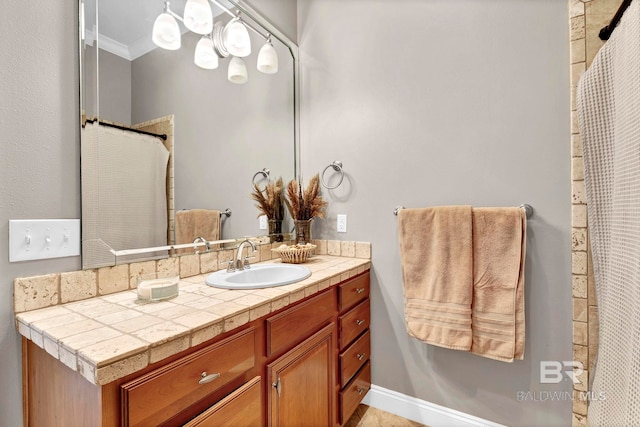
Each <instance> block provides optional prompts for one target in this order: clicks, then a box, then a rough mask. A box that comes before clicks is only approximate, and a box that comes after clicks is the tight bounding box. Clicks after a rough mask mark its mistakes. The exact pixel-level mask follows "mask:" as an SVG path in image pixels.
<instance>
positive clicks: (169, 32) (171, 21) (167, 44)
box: [151, 12, 180, 50]
mask: <svg viewBox="0 0 640 427" xmlns="http://www.w3.org/2000/svg"><path fill="white" fill-rule="evenodd" d="M151 40H153V43H155V45H156V46H158V47H161V48H163V49H168V50H177V49H180V27H179V26H178V21H176V19H175V18H174V17H173V16H171V15H169V14H168V13H166V12H165V13H161V14H160V15H159V16H158V17H157V18H156V20H155V22H154V23H153V31H152V33H151Z"/></svg>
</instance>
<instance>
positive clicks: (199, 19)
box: [184, 0, 213, 34]
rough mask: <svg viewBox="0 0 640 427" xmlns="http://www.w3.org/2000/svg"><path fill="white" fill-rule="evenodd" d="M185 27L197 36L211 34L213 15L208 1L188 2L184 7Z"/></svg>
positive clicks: (194, 0) (189, 0)
mask: <svg viewBox="0 0 640 427" xmlns="http://www.w3.org/2000/svg"><path fill="white" fill-rule="evenodd" d="M184 25H185V26H186V27H187V28H188V29H190V30H191V31H193V32H194V33H197V34H210V33H211V31H212V30H213V13H212V12H211V7H210V6H209V3H208V0H187V4H186V5H185V6H184Z"/></svg>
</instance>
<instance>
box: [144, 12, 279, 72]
mask: <svg viewBox="0 0 640 427" xmlns="http://www.w3.org/2000/svg"><path fill="white" fill-rule="evenodd" d="M209 1H210V2H211V3H213V4H215V5H216V6H218V7H219V8H220V9H222V10H223V11H224V12H226V13H227V14H229V15H231V16H232V19H231V20H230V21H229V22H228V23H227V25H223V24H222V23H221V22H215V23H214V22H213V13H212V11H211V7H210V6H209V3H208V2H209ZM177 21H181V22H182V23H184V25H185V27H187V29H189V30H191V31H193V32H194V33H197V34H202V35H203V36H202V38H200V40H199V41H198V44H197V45H196V49H195V52H194V55H193V62H194V63H195V64H196V65H197V66H198V67H201V68H204V69H207V70H213V69H215V68H218V65H219V59H220V58H226V57H229V56H231V57H232V58H231V60H230V61H229V68H228V70H227V78H228V79H229V81H230V82H232V83H238V84H242V83H246V82H247V80H248V74H247V67H246V65H245V63H244V61H243V60H242V58H245V57H247V56H249V55H250V54H251V38H250V37H249V31H248V30H252V31H253V32H255V33H256V34H258V35H259V36H260V37H262V38H263V39H264V40H265V44H264V45H263V46H262V48H261V49H260V52H259V53H258V60H257V64H258V66H257V68H258V71H260V72H262V73H265V74H274V73H276V72H277V71H278V54H277V52H276V50H275V48H274V47H273V45H272V44H271V34H267V35H266V36H265V35H264V34H262V33H261V32H260V31H259V30H257V29H256V28H254V27H253V26H252V25H250V24H248V23H246V22H244V21H243V20H242V18H241V17H240V11H238V13H237V14H234V13H232V12H231V11H230V10H229V9H227V8H226V7H225V6H223V5H222V4H220V3H219V2H218V0H187V3H186V5H185V8H184V18H183V17H181V16H180V15H178V14H177V13H175V12H173V11H172V10H171V9H170V7H169V2H168V1H165V3H164V12H163V13H161V14H160V15H159V16H158V18H156V20H155V22H154V24H153V33H152V37H151V38H152V40H153V42H154V43H155V44H156V45H157V46H158V47H161V48H163V49H168V50H177V49H180V46H181V32H180V27H179V25H178V22H177Z"/></svg>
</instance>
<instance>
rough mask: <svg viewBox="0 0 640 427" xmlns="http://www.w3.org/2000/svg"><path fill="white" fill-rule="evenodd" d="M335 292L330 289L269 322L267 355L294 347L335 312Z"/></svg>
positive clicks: (270, 319)
mask: <svg viewBox="0 0 640 427" xmlns="http://www.w3.org/2000/svg"><path fill="white" fill-rule="evenodd" d="M335 307H336V302H335V292H334V291H333V289H329V290H327V291H325V292H323V293H321V294H319V295H317V296H315V297H313V298H310V299H308V300H307V301H305V302H303V303H301V304H297V305H296V306H295V307H293V308H290V309H289V310H285V311H283V312H282V313H280V314H277V315H275V316H272V317H270V318H268V319H267V320H266V322H267V356H271V355H272V354H275V353H278V352H280V351H282V350H286V349H288V348H291V347H293V346H294V345H296V344H298V343H300V342H301V341H302V340H303V339H305V338H307V337H309V336H310V335H311V334H313V333H314V332H315V331H316V330H318V329H319V328H320V326H322V325H323V324H324V323H326V322H328V321H329V320H330V319H331V318H332V317H333V316H334V313H335V309H336V308H335Z"/></svg>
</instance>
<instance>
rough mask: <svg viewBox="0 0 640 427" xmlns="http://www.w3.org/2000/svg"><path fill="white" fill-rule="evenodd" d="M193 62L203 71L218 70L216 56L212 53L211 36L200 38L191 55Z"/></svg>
mask: <svg viewBox="0 0 640 427" xmlns="http://www.w3.org/2000/svg"><path fill="white" fill-rule="evenodd" d="M193 62H194V63H195V64H196V65H197V66H198V67H200V68H204V69H205V70H214V69H216V68H218V55H217V54H216V52H215V51H214V48H213V40H212V39H211V35H208V36H202V38H200V40H199V41H198V44H197V45H196V50H195V52H194V55H193Z"/></svg>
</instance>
